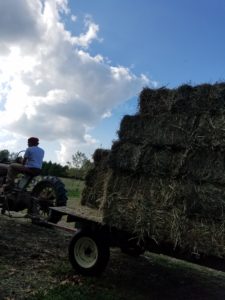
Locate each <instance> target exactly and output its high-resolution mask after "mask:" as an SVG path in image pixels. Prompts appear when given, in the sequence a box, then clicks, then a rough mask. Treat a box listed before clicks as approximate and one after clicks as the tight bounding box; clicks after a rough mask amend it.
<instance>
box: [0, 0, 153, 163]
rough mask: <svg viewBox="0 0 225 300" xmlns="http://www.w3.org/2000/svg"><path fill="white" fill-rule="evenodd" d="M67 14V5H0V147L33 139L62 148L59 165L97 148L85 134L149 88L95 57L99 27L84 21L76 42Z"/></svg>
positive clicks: (38, 0)
mask: <svg viewBox="0 0 225 300" xmlns="http://www.w3.org/2000/svg"><path fill="white" fill-rule="evenodd" d="M70 14H71V12H70V9H69V7H68V3H67V1H66V0H32V1H30V0H16V1H14V0H7V1H0V41H1V42H0V62H1V63H0V128H1V130H0V133H1V135H0V145H2V143H5V145H10V143H11V140H12V138H13V139H14V140H15V139H18V141H19V140H20V139H24V138H26V137H28V136H30V135H37V136H39V137H40V139H41V140H42V141H46V142H57V143H59V144H60V147H61V148H60V149H59V150H58V152H57V155H58V159H59V160H58V161H59V162H60V163H66V161H68V160H70V159H71V155H72V154H74V153H75V149H79V150H82V149H83V150H85V149H86V148H88V147H91V149H94V147H95V144H96V142H97V141H96V140H95V138H94V137H91V136H90V135H89V132H88V129H89V128H91V127H94V126H95V125H96V124H97V122H98V121H99V120H100V119H101V118H104V117H107V116H108V117H109V116H110V112H111V110H112V109H113V108H114V107H116V106H117V105H119V104H121V103H122V102H123V101H126V100H128V99H129V98H131V97H132V96H134V95H136V93H137V92H138V91H139V90H140V88H141V87H142V86H144V85H146V84H147V83H148V78H146V77H145V76H144V75H141V76H139V77H138V76H136V75H135V74H133V73H132V72H131V70H129V69H128V68H126V67H123V66H111V65H110V64H109V62H107V61H106V59H105V58H104V57H103V56H101V54H98V55H96V56H92V55H91V54H90V51H89V48H90V47H91V44H92V42H93V41H94V40H100V38H99V30H100V28H99V26H98V25H97V24H95V22H94V21H93V20H92V19H91V17H90V16H87V18H86V19H85V20H84V22H85V26H86V27H85V28H86V31H85V32H81V33H80V34H79V35H78V36H74V35H72V33H71V32H70V31H69V30H68V29H67V28H65V24H64V23H63V17H64V16H65V15H67V16H70V18H71V19H72V20H73V21H74V23H73V26H76V16H75V15H72V14H71V15H70ZM6 133H8V134H6ZM7 143H8V144H7Z"/></svg>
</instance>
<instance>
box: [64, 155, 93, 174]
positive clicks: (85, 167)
mask: <svg viewBox="0 0 225 300" xmlns="http://www.w3.org/2000/svg"><path fill="white" fill-rule="evenodd" d="M67 164H68V167H69V169H68V176H69V177H74V178H76V179H84V178H85V176H86V174H87V172H88V171H89V170H90V168H92V166H93V163H92V162H91V161H90V160H89V159H88V158H87V156H86V155H85V153H83V152H80V151H77V152H76V153H75V154H74V155H72V163H70V162H68V163H67Z"/></svg>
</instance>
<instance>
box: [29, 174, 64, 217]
mask: <svg viewBox="0 0 225 300" xmlns="http://www.w3.org/2000/svg"><path fill="white" fill-rule="evenodd" d="M31 195H32V197H33V198H35V199H36V205H37V210H38V213H39V215H40V217H41V218H42V220H45V221H48V222H52V223H58V222H59V221H60V220H61V214H59V213H57V212H53V211H51V214H50V210H49V207H56V206H66V203H67V195H66V190H65V185H64V183H63V182H62V181H61V180H60V179H59V178H57V177H54V176H46V177H43V178H42V179H41V180H40V181H39V182H37V183H36V184H35V186H34V187H33V189H32V192H31Z"/></svg>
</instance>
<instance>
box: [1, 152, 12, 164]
mask: <svg viewBox="0 0 225 300" xmlns="http://www.w3.org/2000/svg"><path fill="white" fill-rule="evenodd" d="M9 156H10V153H9V151H8V150H6V149H4V150H1V151H0V162H3V163H4V162H7V161H8V160H9Z"/></svg>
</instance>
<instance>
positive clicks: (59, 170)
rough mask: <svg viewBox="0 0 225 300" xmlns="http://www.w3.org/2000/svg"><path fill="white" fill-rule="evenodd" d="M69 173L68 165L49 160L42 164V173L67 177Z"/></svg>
mask: <svg viewBox="0 0 225 300" xmlns="http://www.w3.org/2000/svg"><path fill="white" fill-rule="evenodd" d="M67 173H68V166H64V167H63V166H61V165H60V164H57V163H52V162H51V161H49V162H45V161H44V162H43V165H42V175H44V176H46V175H51V176H57V177H67Z"/></svg>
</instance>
